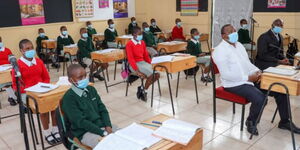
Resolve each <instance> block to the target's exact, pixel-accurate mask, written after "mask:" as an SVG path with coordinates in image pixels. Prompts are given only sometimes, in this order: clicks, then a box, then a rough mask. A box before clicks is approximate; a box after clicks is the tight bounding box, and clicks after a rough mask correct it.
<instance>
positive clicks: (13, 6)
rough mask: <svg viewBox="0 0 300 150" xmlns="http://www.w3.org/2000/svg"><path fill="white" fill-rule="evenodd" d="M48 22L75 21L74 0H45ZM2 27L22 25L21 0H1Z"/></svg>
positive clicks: (0, 17) (0, 23) (0, 16)
mask: <svg viewBox="0 0 300 150" xmlns="http://www.w3.org/2000/svg"><path fill="white" fill-rule="evenodd" d="M43 3H44V11H45V17H46V23H57V22H71V21H73V13H72V0H43ZM0 20H1V21H0V27H12V26H21V25H22V22H21V15H20V6H19V0H0Z"/></svg>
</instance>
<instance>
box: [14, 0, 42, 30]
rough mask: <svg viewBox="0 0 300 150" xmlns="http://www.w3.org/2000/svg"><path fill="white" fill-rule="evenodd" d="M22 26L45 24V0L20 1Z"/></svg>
mask: <svg viewBox="0 0 300 150" xmlns="http://www.w3.org/2000/svg"><path fill="white" fill-rule="evenodd" d="M19 4H20V12H21V20H22V25H35V24H44V23H45V15H44V6H43V0H19Z"/></svg>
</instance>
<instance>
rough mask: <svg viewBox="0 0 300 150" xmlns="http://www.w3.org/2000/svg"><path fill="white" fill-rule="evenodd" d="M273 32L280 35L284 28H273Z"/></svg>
mask: <svg viewBox="0 0 300 150" xmlns="http://www.w3.org/2000/svg"><path fill="white" fill-rule="evenodd" d="M273 32H274V33H277V34H279V33H281V32H282V28H281V27H278V26H275V27H274V28H273Z"/></svg>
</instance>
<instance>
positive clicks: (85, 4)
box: [75, 0, 94, 18]
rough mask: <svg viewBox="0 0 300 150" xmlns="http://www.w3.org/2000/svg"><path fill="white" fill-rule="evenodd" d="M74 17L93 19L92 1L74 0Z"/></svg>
mask: <svg viewBox="0 0 300 150" xmlns="http://www.w3.org/2000/svg"><path fill="white" fill-rule="evenodd" d="M75 16H76V17H78V18H84V17H93V16H94V4H93V0H75Z"/></svg>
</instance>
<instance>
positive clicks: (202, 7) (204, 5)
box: [176, 0, 208, 12]
mask: <svg viewBox="0 0 300 150" xmlns="http://www.w3.org/2000/svg"><path fill="white" fill-rule="evenodd" d="M180 3H181V2H180V0H176V11H177V12H179V11H181V8H180ZM198 10H199V11H204V12H205V11H208V0H199V8H198Z"/></svg>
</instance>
